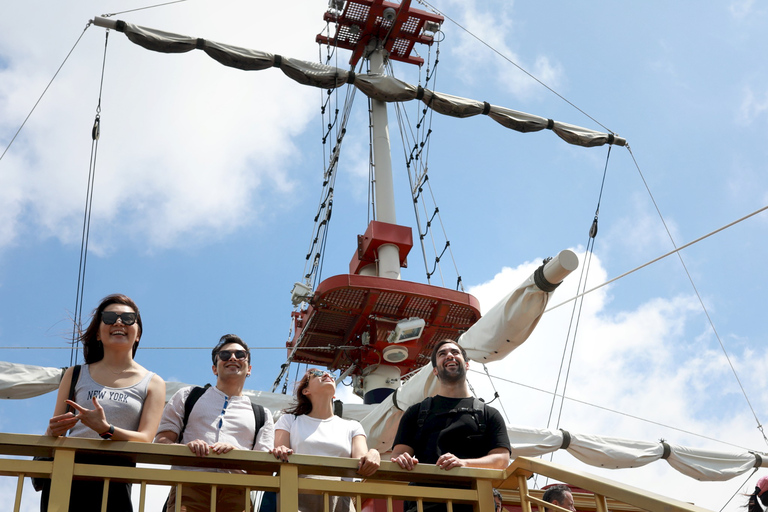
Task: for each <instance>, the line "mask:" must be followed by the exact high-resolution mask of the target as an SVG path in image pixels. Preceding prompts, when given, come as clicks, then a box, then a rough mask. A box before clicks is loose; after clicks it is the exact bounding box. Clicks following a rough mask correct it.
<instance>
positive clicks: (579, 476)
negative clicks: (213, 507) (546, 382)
mask: <svg viewBox="0 0 768 512" xmlns="http://www.w3.org/2000/svg"><path fill="white" fill-rule="evenodd" d="M80 453H82V454H103V455H120V456H121V457H126V458H129V459H131V460H133V461H134V462H136V463H137V464H139V466H138V467H135V468H134V467H123V466H96V465H87V464H78V463H75V455H76V454H80ZM35 455H39V456H49V457H50V456H52V457H53V458H54V460H53V461H52V462H51V461H33V460H31V459H32V456H35ZM290 460H291V463H290V464H283V463H279V462H278V461H276V460H275V458H274V457H273V456H272V455H271V454H268V453H262V452H247V451H239V450H235V451H233V452H230V453H227V454H224V455H211V456H208V457H204V458H201V457H195V456H193V455H192V454H191V453H190V451H189V450H188V449H187V447H185V446H179V445H162V444H148V443H131V442H122V441H99V440H92V439H77V438H52V437H48V436H33V435H24V434H0V475H1V476H2V478H3V479H4V480H6V482H7V481H9V480H11V479H15V485H16V492H15V500H14V503H13V508H12V509H10V510H13V511H14V512H19V511H20V510H21V506H22V504H21V501H22V495H25V496H27V497H28V496H29V493H24V492H23V490H24V488H25V487H27V486H29V487H31V483H30V481H29V479H28V478H26V477H30V476H36V477H37V476H39V477H49V478H51V499H50V502H49V511H50V512H66V511H67V510H68V503H69V494H70V484H71V481H72V479H73V478H77V479H92V480H100V481H103V482H104V486H105V489H106V488H107V486H108V484H109V482H110V481H122V482H132V483H133V484H134V485H138V486H139V493H138V494H139V503H138V508H136V510H137V512H150V511H152V512H154V510H156V509H157V508H158V506H157V504H154V505H152V506H150V505H149V504H147V503H146V501H147V499H146V496H147V493H146V491H147V486H149V485H162V486H167V488H170V487H171V486H177V489H179V487H178V486H183V485H189V484H196V485H201V484H202V485H209V486H212V488H213V490H214V493H215V492H216V490H217V489H220V488H221V487H225V486H237V487H241V488H245V489H246V490H247V491H253V490H265V491H273V492H276V493H278V495H279V496H280V499H279V504H278V510H279V511H280V512H295V511H296V510H297V508H298V495H299V493H309V494H322V495H324V496H326V497H327V496H329V495H343V496H351V497H352V499H353V501H354V502H355V503H356V509H357V510H358V511H360V510H362V504H363V502H364V501H365V500H367V499H369V498H378V499H383V500H385V501H386V503H387V510H388V511H389V512H391V511H393V510H394V502H395V501H396V500H410V501H417V502H429V501H439V502H445V503H448V504H449V510H451V509H452V506H451V504H452V503H469V504H472V505H474V507H475V510H476V511H477V512H493V510H494V504H493V496H492V492H491V491H492V488H493V487H499V488H501V489H502V491H503V494H504V496H505V504H506V503H508V502H509V503H510V504H511V503H514V502H516V503H518V504H519V506H521V507H522V509H523V511H525V512H532V508H531V505H532V504H533V505H534V507H536V508H538V505H541V504H542V503H543V502H542V501H541V499H540V493H538V492H536V491H534V492H529V491H528V489H527V479H528V478H529V477H530V476H531V475H532V474H533V473H539V474H541V475H544V476H547V477H549V478H552V479H555V480H559V481H561V482H566V483H569V484H573V485H576V486H578V487H580V488H582V489H586V490H589V491H590V492H593V493H594V497H593V499H594V501H595V505H594V507H588V508H585V509H584V510H596V511H599V512H607V510H608V505H607V504H608V503H609V501H607V500H613V501H610V503H619V502H620V503H623V504H626V505H625V506H623V507H622V508H621V509H622V510H650V511H654V512H656V511H659V512H704V511H705V509H703V508H700V507H696V506H693V505H689V504H685V503H681V502H678V501H675V500H671V499H668V498H664V497H662V496H659V495H656V494H653V493H649V492H647V491H642V490H640V489H634V488H632V487H629V486H626V485H623V484H619V483H616V482H612V481H610V480H608V479H604V478H600V477H597V476H594V475H589V474H587V473H583V472H579V471H574V470H571V469H567V468H565V467H563V466H561V465H557V464H553V463H548V462H544V461H541V460H538V459H529V458H525V457H519V458H518V459H516V460H515V461H514V462H513V464H512V465H511V466H510V467H509V468H508V469H507V470H505V471H501V470H489V469H474V468H461V469H454V470H451V471H450V472H446V471H443V470H440V469H437V468H436V467H434V466H431V465H420V466H417V467H416V468H415V469H414V470H413V471H404V470H402V469H400V468H399V467H398V466H397V465H396V464H393V463H391V462H382V464H381V469H380V470H379V471H378V472H377V473H376V475H375V480H372V479H368V480H363V481H346V480H342V481H339V480H323V479H309V478H299V475H302V474H312V475H321V476H329V477H347V478H356V477H357V476H358V475H357V474H356V469H357V461H356V460H353V459H342V458H335V457H318V456H307V455H292V456H291V459H290ZM170 465H177V466H196V467H205V468H238V469H243V470H246V471H247V472H248V473H247V474H230V473H217V472H208V471H206V472H201V471H186V470H169V469H167V468H168V466H170ZM409 482H414V483H417V484H423V485H421V486H408V485H404V484H406V483H409ZM6 485H7V484H6ZM246 494H247V493H246ZM578 499H579V500H582V499H583V498H582V497H581V496H579V498H578ZM325 501H326V509H327V501H328V500H327V499H326V500H325ZM35 504H36V503H35ZM3 505H4V506H3V510H8V509H9V507H8V505H10V503H6V504H3ZM579 506H581V505H580V504H579ZM25 507H26V508H29V504H25ZM243 508H244V509H245V511H246V512H251V505H250V502H246V503H244V507H243ZM419 508H421V507H419ZM615 509H616V508H615V507H614V506H613V505H612V506H611V510H615ZM102 510H103V511H105V512H106V500H105V501H104V504H103V507H102ZM580 510H582V509H581V508H580Z"/></svg>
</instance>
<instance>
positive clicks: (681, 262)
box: [627, 145, 768, 445]
mask: <svg viewBox="0 0 768 512" xmlns="http://www.w3.org/2000/svg"><path fill="white" fill-rule="evenodd" d="M627 151H629V154H630V156H632V162H634V164H635V168H636V169H637V172H638V174H639V175H640V179H642V180H643V185H644V186H645V189H646V190H647V191H648V195H649V196H650V198H651V201H652V202H653V207H654V208H656V213H657V214H658V215H659V218H660V219H661V223H662V224H663V225H664V230H665V231H666V232H667V236H668V237H669V241H670V242H672V247H675V248H677V244H676V243H675V239H674V237H673V236H672V232H671V231H670V230H669V227H668V226H667V223H666V221H665V220H664V216H663V215H662V214H661V209H660V208H659V205H658V204H657V203H656V199H655V198H654V197H653V194H652V193H651V188H650V187H649V186H648V182H646V181H645V176H644V175H643V171H642V170H641V169H640V165H638V163H637V160H635V155H634V154H633V153H632V148H630V147H629V145H627ZM677 257H678V259H679V260H680V264H681V265H682V266H683V270H685V275H686V276H688V281H689V282H690V283H691V287H692V288H693V291H694V293H695V294H696V298H697V299H698V301H699V304H700V305H701V309H702V310H703V311H704V315H706V317H707V322H709V326H710V328H711V329H712V332H713V333H714V334H715V338H717V342H718V343H719V344H720V349H721V350H722V351H723V355H725V359H726V360H727V361H728V365H729V366H730V367H731V371H732V372H733V376H734V377H735V378H736V382H737V383H738V384H739V388H741V393H742V394H743V395H744V399H745V400H746V401H747V405H749V409H750V410H751V411H752V415H753V416H754V417H755V421H756V422H757V429H758V430H759V431H760V434H762V436H763V441H765V444H766V445H768V437H766V435H765V431H764V430H763V425H762V424H761V423H760V420H759V419H758V417H757V413H756V412H755V408H754V407H752V402H750V400H749V396H747V390H746V389H744V385H743V384H742V383H741V379H740V378H739V374H738V373H737V372H736V368H735V367H734V366H733V362H732V361H731V358H730V356H729V355H728V351H726V350H725V344H724V343H723V340H722V338H720V333H718V332H717V328H716V327H715V322H714V320H712V317H711V316H710V315H709V311H708V310H707V306H706V305H705V304H704V300H703V299H702V298H701V294H700V293H699V289H698V288H697V287H696V283H695V282H694V281H693V276H691V273H690V272H689V271H688V267H687V266H686V264H685V261H684V260H683V255H682V254H680V252H677Z"/></svg>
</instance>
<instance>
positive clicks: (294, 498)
mask: <svg viewBox="0 0 768 512" xmlns="http://www.w3.org/2000/svg"><path fill="white" fill-rule="evenodd" d="M278 475H279V476H280V491H279V492H278V495H277V510H278V512H296V511H297V510H299V468H298V467H296V466H294V465H293V464H282V465H280V471H279V472H278Z"/></svg>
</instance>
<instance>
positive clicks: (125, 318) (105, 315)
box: [101, 311, 136, 325]
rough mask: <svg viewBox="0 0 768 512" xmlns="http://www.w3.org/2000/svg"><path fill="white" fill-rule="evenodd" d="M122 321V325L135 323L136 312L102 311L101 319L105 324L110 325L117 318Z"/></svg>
mask: <svg viewBox="0 0 768 512" xmlns="http://www.w3.org/2000/svg"><path fill="white" fill-rule="evenodd" d="M118 318H119V319H120V321H122V322H123V325H133V324H135V323H136V313H134V312H132V311H131V312H129V313H116V312H115V311H102V312H101V321H102V322H104V323H105V324H107V325H112V324H114V323H115V322H117V319H118Z"/></svg>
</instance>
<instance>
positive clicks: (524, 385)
mask: <svg viewBox="0 0 768 512" xmlns="http://www.w3.org/2000/svg"><path fill="white" fill-rule="evenodd" d="M469 372H474V373H481V372H480V370H473V369H471V368H470V369H469ZM491 378H494V379H498V380H500V381H503V382H507V383H509V384H514V385H516V386H520V387H524V388H527V389H531V390H533V391H538V392H540V393H546V394H547V395H553V394H554V393H552V391H549V390H546V389H542V388H537V387H536V386H531V385H529V384H523V383H522V382H517V381H514V380H512V379H506V378H504V377H499V376H498V375H491ZM558 396H559V397H560V398H562V399H563V400H568V401H569V402H574V403H578V404H582V405H586V406H588V407H594V408H595V409H600V410H602V411H606V412H610V413H613V414H619V415H621V416H625V417H627V418H632V419H634V420H638V421H642V422H644V423H650V424H651V425H658V426H660V427H664V428H668V429H670V430H674V431H676V432H681V433H683V434H688V435H691V436H696V437H700V438H702V439H706V440H708V441H714V442H716V443H720V444H724V445H728V446H733V447H734V448H739V449H740V450H745V451H755V450H753V449H751V448H747V447H745V446H741V445H738V444H734V443H729V442H727V441H723V440H721V439H715V438H714V437H709V436H705V435H704V434H697V433H696V432H691V431H690V430H685V429H682V428H678V427H673V426H672V425H667V424H666V423H661V422H658V421H654V420H649V419H647V418H642V417H640V416H635V415H634V414H629V413H626V412H623V411H619V410H616V409H611V408H609V407H604V406H602V405H597V404H593V403H592V402H587V401H585V400H579V399H578V398H571V397H567V396H562V395H558Z"/></svg>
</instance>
